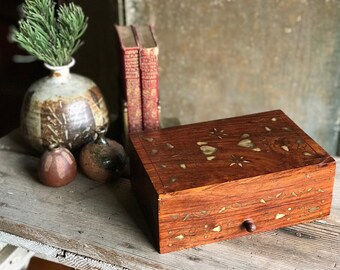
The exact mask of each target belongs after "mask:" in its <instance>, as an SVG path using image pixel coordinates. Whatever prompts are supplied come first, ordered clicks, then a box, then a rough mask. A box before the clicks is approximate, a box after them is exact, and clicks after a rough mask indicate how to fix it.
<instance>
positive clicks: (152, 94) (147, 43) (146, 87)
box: [133, 25, 159, 130]
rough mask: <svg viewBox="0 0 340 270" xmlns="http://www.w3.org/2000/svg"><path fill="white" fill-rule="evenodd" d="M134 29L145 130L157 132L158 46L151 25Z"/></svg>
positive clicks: (134, 27)
mask: <svg viewBox="0 0 340 270" xmlns="http://www.w3.org/2000/svg"><path fill="white" fill-rule="evenodd" d="M133 29H134V32H135V37H136V40H137V43H138V45H139V65H140V77H141V89H142V114H143V129H144V130H155V129H158V128H159V114H158V46H157V42H156V39H155V36H154V33H153V31H152V28H151V27H150V26H149V25H146V26H139V25H138V26H137V25H136V26H133Z"/></svg>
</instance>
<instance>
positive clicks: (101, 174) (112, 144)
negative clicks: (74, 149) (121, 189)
mask: <svg viewBox="0 0 340 270" xmlns="http://www.w3.org/2000/svg"><path fill="white" fill-rule="evenodd" d="M96 132H97V138H96V139H95V140H94V141H93V142H90V143H88V144H87V145H85V146H84V147H83V148H82V149H81V152H80V155H79V164H80V167H81V168H82V170H83V172H84V173H85V174H86V175H87V176H88V177H89V178H91V179H92V180H95V181H98V182H108V181H110V180H115V179H118V178H119V176H120V175H121V173H122V172H123V170H124V168H125V165H126V161H127V158H126V153H125V150H124V148H123V146H122V145H121V144H119V143H118V142H116V141H114V140H110V139H108V138H106V137H105V133H106V129H105V128H102V127H101V128H98V129H97V130H96Z"/></svg>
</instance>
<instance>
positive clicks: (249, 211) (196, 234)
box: [130, 110, 335, 253]
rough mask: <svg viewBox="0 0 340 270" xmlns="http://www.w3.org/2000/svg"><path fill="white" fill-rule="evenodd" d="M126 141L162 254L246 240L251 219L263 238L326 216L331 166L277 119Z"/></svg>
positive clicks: (194, 127) (238, 120)
mask: <svg viewBox="0 0 340 270" xmlns="http://www.w3.org/2000/svg"><path fill="white" fill-rule="evenodd" d="M130 138H131V142H132V146H133V147H134V149H135V152H137V153H138V155H139V157H138V158H137V160H136V159H135V158H132V159H131V181H132V185H133V187H134V188H135V191H136V194H137V197H138V198H139V200H138V201H139V203H140V205H141V206H142V209H143V211H144V212H145V213H146V216H147V219H148V221H149V223H150V225H151V227H153V228H157V227H159V230H155V229H153V233H154V238H155V241H156V244H157V248H159V250H160V252H161V253H166V252H170V251H176V250H180V249H184V248H189V247H195V246H198V245H203V244H207V243H212V242H217V241H222V240H225V239H229V238H234V237H237V236H244V235H248V234H249V232H247V231H246V228H245V226H244V225H243V224H244V222H245V221H246V220H249V219H251V220H252V222H253V223H254V224H255V226H256V227H257V229H256V230H255V232H263V231H266V230H272V229H276V228H280V227H286V226H290V225H294V224H297V223H301V222H306V221H311V220H315V219H319V218H322V217H325V216H327V215H329V212H330V207H331V198H332V191H333V183H334V175H335V161H334V160H333V158H331V157H330V156H329V155H328V154H327V153H326V152H325V151H324V150H323V149H322V148H321V147H320V146H319V145H318V144H317V143H316V142H315V141H313V140H312V139H311V138H310V137H308V135H307V134H305V133H304V132H303V131H302V130H301V129H300V128H299V127H298V126H297V125H296V124H295V123H294V122H293V121H292V120H291V119H289V118H288V117H287V116H286V115H285V114H284V113H283V112H282V111H279V110H277V111H270V112H264V113H258V114H252V115H246V116H240V117H235V118H229V119H221V120H215V121H209V122H205V123H197V124H191V125H184V126H178V127H172V128H167V129H161V130H157V131H152V132H143V133H140V134H132V135H131V136H130ZM135 152H133V153H132V155H134V154H135ZM154 193H156V196H154V195H153V194H154ZM158 242H159V243H158ZM158 246H159V247H158Z"/></svg>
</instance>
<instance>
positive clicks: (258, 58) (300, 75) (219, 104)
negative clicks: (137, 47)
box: [125, 0, 340, 154]
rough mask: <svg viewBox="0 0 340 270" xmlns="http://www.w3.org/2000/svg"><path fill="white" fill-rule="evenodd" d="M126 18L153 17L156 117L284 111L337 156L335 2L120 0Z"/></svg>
mask: <svg viewBox="0 0 340 270" xmlns="http://www.w3.org/2000/svg"><path fill="white" fill-rule="evenodd" d="M125 17H126V24H146V23H149V24H153V25H154V26H155V28H156V35H157V38H158V43H159V47H160V58H159V62H160V63H159V64H160V67H159V76H160V78H159V80H160V82H159V88H160V98H161V104H162V112H163V115H165V116H167V117H178V118H179V119H180V120H181V122H182V123H192V122H198V121H204V120H211V119H218V118H224V117H230V116H235V115H242V114H248V113H254V112H259V111H266V110H272V109H282V110H283V111H284V112H286V113H287V114H288V115H289V116H290V117H291V118H292V119H293V120H294V121H295V122H297V124H298V125H300V126H301V127H302V128H303V129H304V130H305V131H306V132H307V133H309V134H310V135H311V136H312V137H313V138H314V139H315V140H316V141H317V142H319V143H320V144H321V145H322V146H323V147H325V148H326V150H328V151H329V152H330V153H332V154H335V152H336V149H337V141H338V129H339V123H338V122H337V120H338V119H340V111H339V108H340V94H339V93H340V54H339V48H340V34H339V31H338V26H339V25H340V4H339V3H338V2H335V1H307V0H304V1H295V0H287V1H263V0H254V1H252V2H251V3H249V1H247V0H238V1H233V0H216V1H205V0H186V1H157V0H145V1H139V0H125Z"/></svg>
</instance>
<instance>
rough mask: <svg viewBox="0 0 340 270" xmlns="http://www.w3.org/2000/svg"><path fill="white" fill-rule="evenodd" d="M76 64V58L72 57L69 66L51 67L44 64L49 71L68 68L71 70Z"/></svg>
mask: <svg viewBox="0 0 340 270" xmlns="http://www.w3.org/2000/svg"><path fill="white" fill-rule="evenodd" d="M75 63H76V60H74V58H73V57H72V58H71V62H70V63H68V64H67V65H63V66H51V65H49V64H47V63H44V66H45V67H46V68H48V69H49V70H52V71H54V70H60V69H66V68H68V69H70V68H71V67H73V66H74V64H75Z"/></svg>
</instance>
